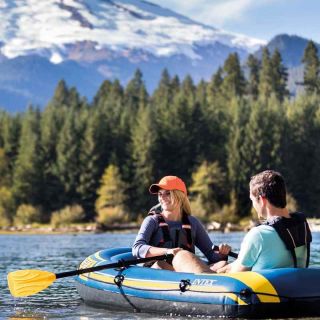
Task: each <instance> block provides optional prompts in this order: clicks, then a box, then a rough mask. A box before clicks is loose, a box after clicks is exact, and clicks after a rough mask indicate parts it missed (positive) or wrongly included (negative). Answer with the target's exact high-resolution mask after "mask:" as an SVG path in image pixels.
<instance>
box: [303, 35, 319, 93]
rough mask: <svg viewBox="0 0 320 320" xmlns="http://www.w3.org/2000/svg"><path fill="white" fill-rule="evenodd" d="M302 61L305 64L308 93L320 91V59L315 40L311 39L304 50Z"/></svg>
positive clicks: (304, 77)
mask: <svg viewBox="0 0 320 320" xmlns="http://www.w3.org/2000/svg"><path fill="white" fill-rule="evenodd" d="M302 62H303V64H304V73H303V82H304V86H305V90H306V92H307V93H309V94H310V93H317V94H318V93H319V92H320V78H319V72H320V61H319V56H318V49H317V47H316V45H315V44H314V42H313V41H309V42H308V45H307V47H306V49H305V51H304V54H303V59H302Z"/></svg>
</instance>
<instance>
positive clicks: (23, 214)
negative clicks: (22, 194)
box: [13, 204, 41, 226]
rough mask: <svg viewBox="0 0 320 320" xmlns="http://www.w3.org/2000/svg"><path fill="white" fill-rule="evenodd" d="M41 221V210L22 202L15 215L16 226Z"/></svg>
mask: <svg viewBox="0 0 320 320" xmlns="http://www.w3.org/2000/svg"><path fill="white" fill-rule="evenodd" d="M40 221H41V210H40V209H39V208H36V207H34V206H32V205H29V204H21V205H20V206H19V207H18V209H17V212H16V215H15V217H14V221H13V224H14V225H15V226H19V225H23V226H24V225H27V224H31V223H34V222H40Z"/></svg>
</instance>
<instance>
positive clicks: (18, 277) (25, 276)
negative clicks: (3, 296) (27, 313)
mask: <svg viewBox="0 0 320 320" xmlns="http://www.w3.org/2000/svg"><path fill="white" fill-rule="evenodd" d="M172 258H173V255H172V254H168V255H162V256H155V257H149V258H142V259H131V260H119V261H118V262H115V263H108V264H104V265H101V266H96V267H91V268H85V269H78V270H73V271H67V272H61V273H53V272H49V271H43V270H32V269H29V270H17V271H12V272H10V273H9V274H8V286H9V290H10V293H11V294H12V295H13V296H14V297H27V296H31V295H33V294H36V293H38V292H40V291H42V290H44V289H46V288H47V287H49V286H50V285H51V284H52V283H53V282H54V281H55V280H56V279H60V278H65V277H72V276H76V275H79V274H83V273H88V272H94V271H99V270H104V269H114V268H121V267H128V266H130V265H135V264H139V263H145V262H150V261H160V260H167V259H172Z"/></svg>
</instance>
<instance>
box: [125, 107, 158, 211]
mask: <svg viewBox="0 0 320 320" xmlns="http://www.w3.org/2000/svg"><path fill="white" fill-rule="evenodd" d="M157 149H158V148H157V130H156V128H155V126H154V114H153V112H152V111H151V109H150V107H147V108H140V109H139V111H138V115H137V122H136V124H135V126H134V128H133V131H132V163H133V170H134V179H133V183H131V188H130V190H129V192H130V196H131V197H130V199H131V201H132V205H131V207H132V211H133V213H141V212H143V211H145V210H147V208H149V207H150V206H151V202H150V201H151V199H150V197H148V196H147V194H148V193H147V190H148V187H149V185H150V181H155V180H156V178H157V177H156V176H155V173H156V166H157V164H156V159H157V152H158V151H157Z"/></svg>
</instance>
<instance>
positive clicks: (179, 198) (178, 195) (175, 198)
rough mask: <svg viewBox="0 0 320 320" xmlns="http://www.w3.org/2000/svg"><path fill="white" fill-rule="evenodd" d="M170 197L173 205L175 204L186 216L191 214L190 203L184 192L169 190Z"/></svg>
mask: <svg viewBox="0 0 320 320" xmlns="http://www.w3.org/2000/svg"><path fill="white" fill-rule="evenodd" d="M170 195H171V199H172V202H173V203H174V204H176V203H177V204H178V205H179V207H180V208H181V209H182V210H183V211H184V212H185V213H186V214H189V215H190V214H191V206H190V202H189V199H188V196H187V195H186V194H185V193H184V192H182V191H180V190H170Z"/></svg>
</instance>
